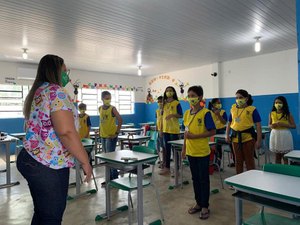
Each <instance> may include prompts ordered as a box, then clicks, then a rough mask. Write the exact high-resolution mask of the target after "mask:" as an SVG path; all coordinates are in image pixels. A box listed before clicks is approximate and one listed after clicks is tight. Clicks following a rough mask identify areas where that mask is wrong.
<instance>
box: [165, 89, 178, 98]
mask: <svg viewBox="0 0 300 225" xmlns="http://www.w3.org/2000/svg"><path fill="white" fill-rule="evenodd" d="M168 88H171V89H172V91H173V92H174V95H173V99H175V100H177V101H178V97H177V93H176V90H175V88H174V87H172V86H168V87H166V90H165V92H164V100H167V98H168V97H167V95H166V92H167V89H168Z"/></svg>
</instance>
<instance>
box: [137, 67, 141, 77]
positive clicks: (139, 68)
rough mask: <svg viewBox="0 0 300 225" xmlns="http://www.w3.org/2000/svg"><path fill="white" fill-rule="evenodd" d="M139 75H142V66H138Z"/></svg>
mask: <svg viewBox="0 0 300 225" xmlns="http://www.w3.org/2000/svg"><path fill="white" fill-rule="evenodd" d="M138 75H139V76H142V66H138Z"/></svg>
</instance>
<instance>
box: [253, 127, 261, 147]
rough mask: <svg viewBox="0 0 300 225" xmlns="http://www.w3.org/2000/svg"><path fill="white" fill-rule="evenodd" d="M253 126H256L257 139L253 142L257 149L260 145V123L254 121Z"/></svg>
mask: <svg viewBox="0 0 300 225" xmlns="http://www.w3.org/2000/svg"><path fill="white" fill-rule="evenodd" d="M255 127H256V133H257V140H256V143H255V145H256V146H255V147H256V149H259V148H260V146H261V140H262V132H261V123H260V122H257V123H255Z"/></svg>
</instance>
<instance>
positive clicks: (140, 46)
mask: <svg viewBox="0 0 300 225" xmlns="http://www.w3.org/2000/svg"><path fill="white" fill-rule="evenodd" d="M295 5H296V3H295V0H247V1H245V0H197V1H196V0H184V1H183V0H151V1H149V0H101V1H100V0H89V1H83V0H68V1H57V0H43V1H41V0H22V1H20V0H8V1H4V0H0V30H1V34H0V42H1V45H0V60H7V61H20V60H21V59H20V56H21V54H22V50H21V49H22V48H28V49H29V50H28V54H29V60H27V62H38V61H39V59H40V58H41V57H42V56H43V55H44V54H47V53H52V54H57V55H60V56H62V57H64V59H65V61H66V63H67V66H69V67H72V68H77V69H83V70H92V71H101V72H109V73H121V74H132V75H134V76H136V73H137V54H138V52H139V51H141V54H142V65H143V75H153V74H159V73H164V72H169V71H174V70H179V69H185V68H190V67H198V66H202V65H205V64H209V63H214V62H220V61H226V60H232V59H237V58H242V57H249V56H254V55H255V54H256V53H254V51H253V45H254V37H255V36H262V38H261V42H262V51H261V52H260V53H259V54H265V53H271V52H276V51H282V50H287V49H292V48H296V47H297V39H296V10H295ZM21 61H22V60H21Z"/></svg>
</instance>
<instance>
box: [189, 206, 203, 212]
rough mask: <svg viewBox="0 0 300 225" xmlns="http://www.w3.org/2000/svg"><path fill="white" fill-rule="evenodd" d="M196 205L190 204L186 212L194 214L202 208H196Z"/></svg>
mask: <svg viewBox="0 0 300 225" xmlns="http://www.w3.org/2000/svg"><path fill="white" fill-rule="evenodd" d="M198 207H199V206H198V205H197V204H196V205H194V206H192V207H191V208H189V210H188V213H189V214H195V213H197V212H200V211H201V210H202V208H201V207H199V208H198Z"/></svg>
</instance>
